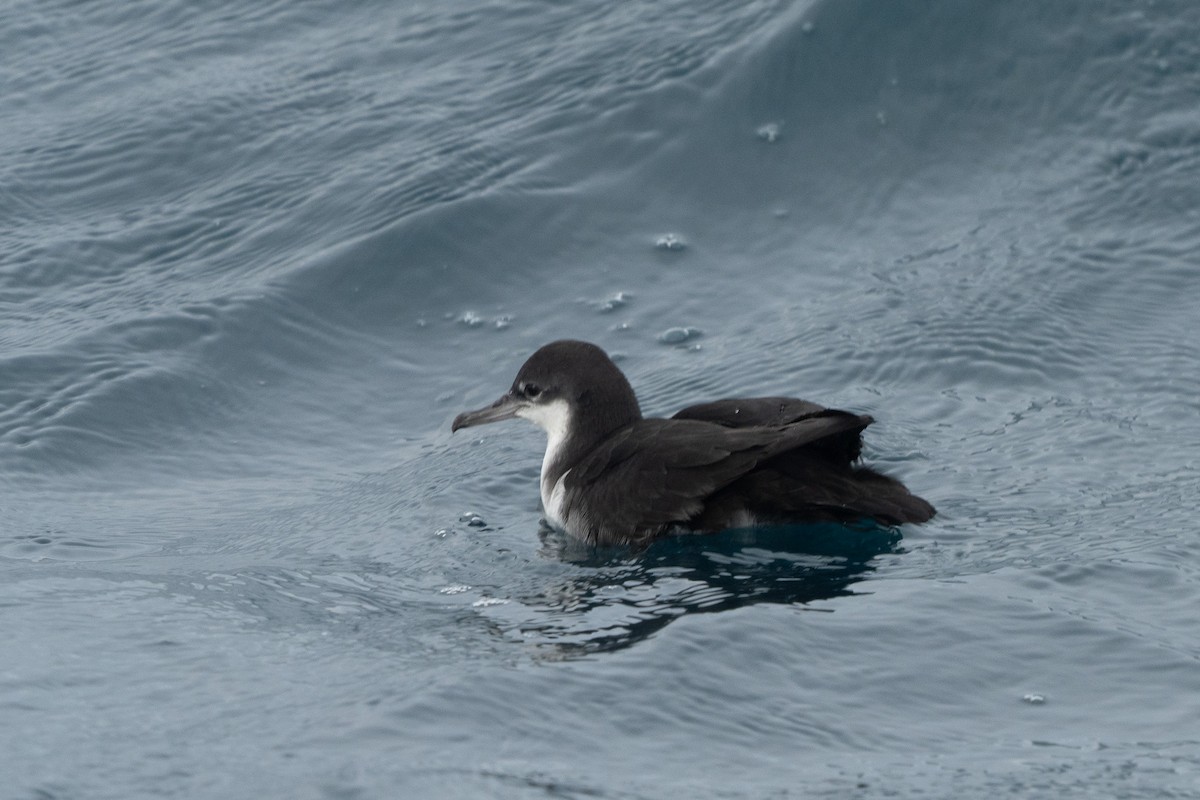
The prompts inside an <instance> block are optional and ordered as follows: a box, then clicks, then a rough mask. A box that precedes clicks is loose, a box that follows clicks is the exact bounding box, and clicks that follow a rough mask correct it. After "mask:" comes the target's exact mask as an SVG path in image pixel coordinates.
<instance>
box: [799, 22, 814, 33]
mask: <svg viewBox="0 0 1200 800" xmlns="http://www.w3.org/2000/svg"><path fill="white" fill-rule="evenodd" d="M816 29H817V26H816V25H814V24H812V23H811V22H805V23H804V24H803V25H801V26H800V32H801V33H804V34H809V33H812V32H813V31H815V30H816Z"/></svg>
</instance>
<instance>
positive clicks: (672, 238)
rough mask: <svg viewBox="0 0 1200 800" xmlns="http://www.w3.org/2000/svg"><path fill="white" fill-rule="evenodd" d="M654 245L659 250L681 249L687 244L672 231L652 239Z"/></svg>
mask: <svg viewBox="0 0 1200 800" xmlns="http://www.w3.org/2000/svg"><path fill="white" fill-rule="evenodd" d="M654 246H655V247H657V248H658V249H659V250H675V251H678V250H682V249H683V248H685V247H687V244H686V243H685V242H684V241H683V239H682V238H680V237H679V236H677V235H675V234H673V233H664V234H663V235H662V236H659V237H658V238H657V239H655V240H654Z"/></svg>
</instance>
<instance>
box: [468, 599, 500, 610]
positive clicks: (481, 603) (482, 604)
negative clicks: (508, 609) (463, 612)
mask: <svg viewBox="0 0 1200 800" xmlns="http://www.w3.org/2000/svg"><path fill="white" fill-rule="evenodd" d="M507 602H508V601H507V600H504V599H502V598H499V597H481V598H479V599H478V600H476V601H475V602H474V603H471V605H472V606H474V607H475V608H487V607H488V606H502V605H504V604H505V603H507Z"/></svg>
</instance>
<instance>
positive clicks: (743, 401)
mask: <svg viewBox="0 0 1200 800" xmlns="http://www.w3.org/2000/svg"><path fill="white" fill-rule="evenodd" d="M821 416H830V417H836V416H849V417H854V418H856V419H857V418H858V415H855V414H851V413H850V412H848V411H839V410H838V409H836V408H825V407H824V406H820V405H817V404H816V403H811V402H809V401H808V400H801V399H799V398H796V397H730V398H726V399H724V400H714V401H713V402H711V403H698V404H696V405H694V406H688V407H687V408H685V409H683V410H682V411H678V412H676V413H675V416H674V417H672V419H698V420H704V421H706V422H715V423H716V424H718V425H724V426H725V427H727V428H751V427H768V426H779V425H788V424H791V423H794V422H799V421H801V420H805V419H812V418H813V417H821ZM867 420H868V424H869V423H870V421H871V419H870V417H867ZM863 427H866V426H865V425H864V426H863ZM861 434H862V427H860V428H857V429H855V428H853V427H851V428H849V429H847V430H845V431H843V432H841V433H840V434H837V435H831V436H827V437H824V438H822V439H820V440H818V441H816V442H814V443H813V447H812V448H811V449H813V451H814V452H816V453H819V454H821V455H824V456H826V457H827V458H829V459H830V460H832V461H834V462H835V463H839V464H849V463H850V462H852V461H854V460H855V459H857V458H858V457H859V456H860V455H861V454H862V435H861Z"/></svg>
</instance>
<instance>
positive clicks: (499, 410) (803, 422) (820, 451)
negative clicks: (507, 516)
mask: <svg viewBox="0 0 1200 800" xmlns="http://www.w3.org/2000/svg"><path fill="white" fill-rule="evenodd" d="M513 417H521V418H523V419H527V420H529V421H530V422H533V423H534V424H535V425H537V426H538V427H540V428H542V430H544V431H546V433H547V435H548V441H547V443H546V455H545V457H544V458H543V459H542V477H541V494H542V505H543V507H544V509H545V514H546V520H547V522H549V523H550V524H551V525H553V526H555V527H557V528H560V529H562V530H564V531H566V532H567V533H568V534H570V535H572V536H574V537H577V538H579V539H582V540H584V541H586V542H588V543H591V544H596V545H617V544H639V543H644V542H647V541H649V540H651V539H655V538H658V537H661V536H667V535H672V534H675V533H680V532H689V531H690V532H709V531H719V530H724V529H726V528H741V527H751V526H754V525H768V524H785V523H803V522H820V521H836V522H853V521H857V520H862V519H872V520H876V521H877V522H880V523H883V524H885V525H899V524H901V523H905V522H925V521H926V520H928V519H929V518H931V517H932V516H933V515H934V513H935V512H934V508H933V506H931V505H930V504H929V503H927V502H925V501H924V500H922V499H921V498H920V497H917V496H916V495H914V494H911V493H910V492H909V491H908V489H907V488H905V486H904V484H902V483H900V481H898V480H896V479H895V478H890V477H888V476H886V475H883V474H882V473H879V472H876V471H875V470H873V469H870V468H869V467H864V466H861V465H858V464H856V463H855V462H856V461H857V460H858V457H859V453H860V452H861V450H862V431H863V429H864V428H866V427H867V426H868V425H870V424H871V423H872V422H873V421H874V420H873V419H872V418H871V417H870V416H868V415H866V414H853V413H850V412H848V411H839V410H837V409H832V408H824V407H822V406H819V405H817V404H816V403H810V402H808V401H806V400H798V399H796V398H792V397H749V398H734V399H726V400H717V401H715V402H711V403H701V404H699V405H693V406H688V407H687V408H685V409H683V410H682V411H680V412H678V413H677V414H675V415H674V416H673V417H671V418H670V419H647V418H644V417H643V416H642V412H641V409H640V408H639V407H638V401H637V396H636V395H635V394H634V392H633V388H632V387H631V386H630V385H629V381H628V380H627V379H626V378H625V375H624V374H622V372H621V370H620V369H618V368H617V365H616V364H614V363H613V362H612V359H610V358H609V357H608V355H607V354H606V353H605V352H604V351H603V350H601V349H600V348H599V347H597V346H596V345H594V344H589V343H588V342H580V341H572V340H562V341H557V342H551V343H550V344H548V345H545V346H544V347H542V348H541V349H539V350H538V351H537V352H536V353H534V354H533V355H532V356H530V357H529V360H528V361H526V362H525V364H524V365H523V366H522V367H521V369H520V370H519V371H518V372H517V377H516V380H514V381H513V384H512V388H510V389H509V390H508V392H507V393H506V394H504V395H503V396H502V397H501V398H500V399H499V400H497V401H496V402H495V403H492V404H491V405H490V406H487V407H486V408H481V409H479V410H477V411H467V412H464V413H462V414H459V415H458V416H457V417H455V419H454V423H453V425H451V431H457V430H458V429H460V428H469V427H472V426H474V425H482V424H484V423H488V422H498V421H500V420H504V419H511V418H513Z"/></svg>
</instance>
